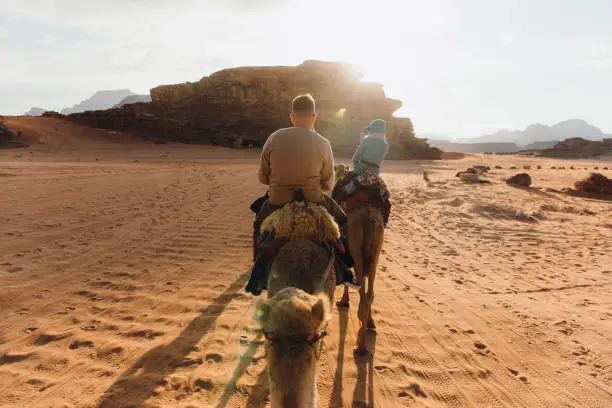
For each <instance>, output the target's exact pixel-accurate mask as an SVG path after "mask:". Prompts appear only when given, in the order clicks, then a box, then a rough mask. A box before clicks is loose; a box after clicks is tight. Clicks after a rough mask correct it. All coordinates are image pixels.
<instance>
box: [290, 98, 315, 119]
mask: <svg viewBox="0 0 612 408" xmlns="http://www.w3.org/2000/svg"><path fill="white" fill-rule="evenodd" d="M291 113H293V114H294V115H295V116H310V115H314V113H315V100H314V98H313V97H312V95H311V94H306V95H298V96H296V97H295V98H293V101H292V102H291Z"/></svg>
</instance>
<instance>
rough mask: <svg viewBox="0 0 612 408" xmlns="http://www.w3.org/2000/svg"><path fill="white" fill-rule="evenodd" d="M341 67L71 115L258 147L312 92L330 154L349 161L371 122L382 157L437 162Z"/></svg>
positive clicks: (220, 81) (392, 102) (195, 86)
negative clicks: (384, 141)
mask: <svg viewBox="0 0 612 408" xmlns="http://www.w3.org/2000/svg"><path fill="white" fill-rule="evenodd" d="M361 77H362V75H361V74H360V73H359V72H357V71H356V70H355V69H354V68H352V67H351V66H350V65H348V64H344V63H335V62H322V61H306V62H304V63H303V64H301V65H299V66H295V67H243V68H233V69H225V70H222V71H218V72H215V73H213V74H212V75H210V76H208V77H204V78H202V79H201V80H200V81H198V82H194V83H184V84H178V85H163V86H158V87H156V88H153V89H151V98H152V102H151V103H135V104H129V105H124V106H122V107H120V108H117V109H111V110H106V111H97V112H85V113H81V114H74V115H70V119H72V120H74V121H76V122H79V123H83V124H87V125H90V126H94V127H99V128H107V129H116V130H122V131H129V132H133V133H135V134H137V135H139V136H141V137H143V138H147V139H149V140H154V141H163V140H167V141H176V142H183V143H198V144H215V145H223V146H243V147H246V146H249V145H253V146H262V145H263V143H264V142H265V140H266V138H267V137H268V136H269V135H270V133H272V132H273V131H274V130H276V129H278V128H282V127H287V126H290V122H289V110H290V105H291V100H292V99H293V97H295V96H296V95H298V94H301V93H311V94H312V95H313V96H314V97H315V99H316V102H317V111H318V114H319V118H318V121H317V125H316V129H317V131H319V132H320V133H321V134H323V135H324V136H325V137H327V138H328V139H329V140H330V142H331V143H332V146H333V147H334V150H335V152H336V154H352V153H353V151H354V149H355V148H356V146H357V145H358V144H359V141H360V136H359V134H360V131H361V130H362V129H364V128H365V126H366V125H367V124H368V123H369V122H370V121H371V120H373V119H376V118H380V119H385V120H387V137H388V140H389V143H390V145H391V146H390V152H389V158H423V159H438V158H440V157H441V153H442V152H441V151H440V150H439V149H436V148H432V147H430V146H429V145H428V144H427V141H426V140H424V139H418V138H416V137H415V135H414V130H413V127H412V121H411V120H410V119H408V118H395V117H393V116H392V115H393V113H394V112H395V111H396V110H397V109H399V108H400V107H401V105H402V103H401V102H400V101H398V100H396V99H391V98H387V97H386V95H385V92H384V90H383V87H382V85H381V84H378V83H369V82H361Z"/></svg>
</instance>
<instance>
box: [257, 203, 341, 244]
mask: <svg viewBox="0 0 612 408" xmlns="http://www.w3.org/2000/svg"><path fill="white" fill-rule="evenodd" d="M261 230H262V232H266V231H267V232H271V231H274V232H275V234H276V237H277V238H286V239H291V238H296V237H303V238H308V239H311V240H313V241H315V242H317V243H320V244H326V243H333V242H336V241H337V240H338V239H339V238H340V228H339V227H338V224H337V223H336V221H335V220H334V218H333V217H332V215H331V214H330V213H329V212H328V211H327V210H326V209H325V208H324V207H322V206H320V205H317V204H314V203H311V202H290V203H287V204H285V205H284V206H283V207H282V208H281V209H279V210H276V211H275V212H273V213H272V214H271V215H270V216H269V217H267V218H266V219H265V220H264V222H263V224H262V228H261Z"/></svg>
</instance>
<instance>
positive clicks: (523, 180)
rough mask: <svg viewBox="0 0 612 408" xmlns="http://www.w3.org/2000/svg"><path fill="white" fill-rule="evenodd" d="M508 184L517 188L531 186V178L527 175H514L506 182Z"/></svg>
mask: <svg viewBox="0 0 612 408" xmlns="http://www.w3.org/2000/svg"><path fill="white" fill-rule="evenodd" d="M506 183H508V184H516V185H517V186H522V187H529V186H530V185H531V176H530V175H529V174H527V173H519V174H516V175H514V176H512V177H510V178H508V179H507V180H506Z"/></svg>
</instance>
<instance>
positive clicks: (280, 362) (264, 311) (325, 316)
mask: <svg viewBox="0 0 612 408" xmlns="http://www.w3.org/2000/svg"><path fill="white" fill-rule="evenodd" d="M330 318H331V315H330V312H329V300H327V298H326V297H325V296H324V295H321V296H313V295H309V294H308V293H306V292H304V291H302V290H300V289H296V288H293V287H289V288H285V289H283V290H281V291H279V292H278V293H277V294H276V295H274V297H272V298H271V299H268V300H267V301H260V302H259V304H258V307H257V319H258V320H259V323H260V324H261V326H262V328H263V330H264V333H265V335H266V350H267V354H268V376H269V379H270V400H271V402H272V407H273V408H289V407H292V408H293V407H295V408H314V407H315V406H316V400H317V389H316V371H317V360H318V357H319V353H320V350H321V345H322V344H321V337H322V336H324V335H325V332H324V330H323V329H324V327H325V326H326V325H327V322H328V321H329V319H330Z"/></svg>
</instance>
